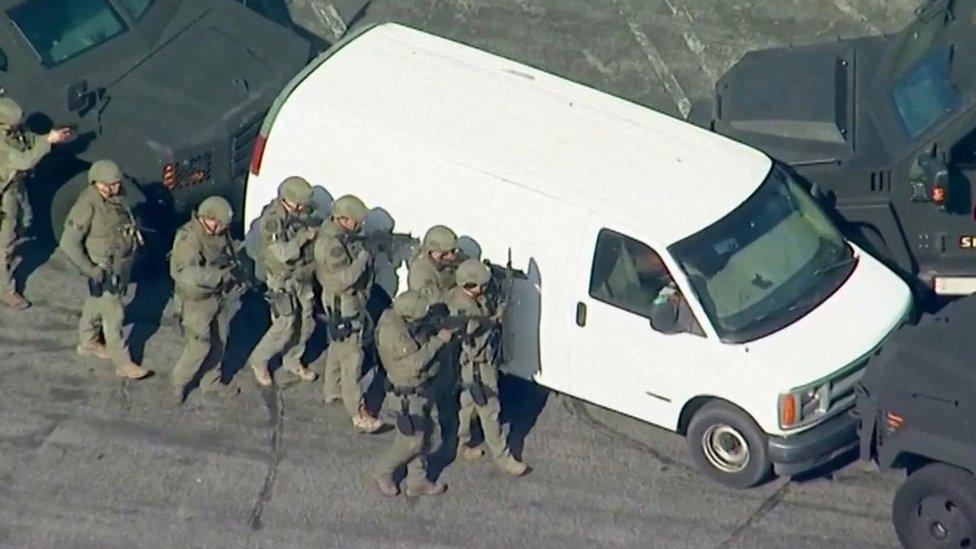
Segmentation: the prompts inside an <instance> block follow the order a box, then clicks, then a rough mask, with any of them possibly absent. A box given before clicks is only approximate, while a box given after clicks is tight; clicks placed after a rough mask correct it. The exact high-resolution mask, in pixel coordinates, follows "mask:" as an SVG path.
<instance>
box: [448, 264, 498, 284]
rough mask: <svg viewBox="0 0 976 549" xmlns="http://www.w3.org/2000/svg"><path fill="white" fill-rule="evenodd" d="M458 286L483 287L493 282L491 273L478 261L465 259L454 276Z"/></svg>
mask: <svg viewBox="0 0 976 549" xmlns="http://www.w3.org/2000/svg"><path fill="white" fill-rule="evenodd" d="M454 277H455V279H457V284H458V286H462V287H463V286H465V285H467V284H477V285H478V286H483V285H485V284H488V281H489V280H491V271H489V270H488V267H487V266H486V265H485V264H484V263H482V262H480V261H478V260H477V259H465V260H464V261H463V262H461V264H460V265H458V268H457V273H455V275H454Z"/></svg>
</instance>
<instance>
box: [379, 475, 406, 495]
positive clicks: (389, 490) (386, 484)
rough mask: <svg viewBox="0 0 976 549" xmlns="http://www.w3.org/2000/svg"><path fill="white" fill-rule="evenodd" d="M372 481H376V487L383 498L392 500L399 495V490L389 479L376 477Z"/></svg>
mask: <svg viewBox="0 0 976 549" xmlns="http://www.w3.org/2000/svg"><path fill="white" fill-rule="evenodd" d="M373 480H375V481H376V487H377V488H379V490H380V493H381V494H383V495H384V496H386V497H390V498H392V497H394V496H397V495H399V494H400V488H399V487H398V486H397V485H396V484H395V483H394V482H393V479H391V478H390V477H376V478H375V479H373Z"/></svg>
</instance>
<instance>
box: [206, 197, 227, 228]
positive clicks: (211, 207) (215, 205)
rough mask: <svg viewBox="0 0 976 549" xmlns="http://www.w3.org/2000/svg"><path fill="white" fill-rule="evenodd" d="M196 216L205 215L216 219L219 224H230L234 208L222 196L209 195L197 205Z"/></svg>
mask: <svg viewBox="0 0 976 549" xmlns="http://www.w3.org/2000/svg"><path fill="white" fill-rule="evenodd" d="M197 217H206V218H209V219H214V220H216V221H217V222H218V223H220V224H221V225H230V220H231V219H233V217H234V210H233V208H231V207H230V202H227V200H226V199H225V198H224V197H222V196H211V197H209V198H207V199H206V200H204V201H203V202H201V203H200V206H198V207H197Z"/></svg>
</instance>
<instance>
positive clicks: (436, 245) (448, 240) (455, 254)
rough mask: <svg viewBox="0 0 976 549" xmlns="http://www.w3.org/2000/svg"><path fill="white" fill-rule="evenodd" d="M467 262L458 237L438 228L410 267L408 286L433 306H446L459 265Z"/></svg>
mask: <svg viewBox="0 0 976 549" xmlns="http://www.w3.org/2000/svg"><path fill="white" fill-rule="evenodd" d="M464 259H466V258H465V257H464V254H463V253H462V252H461V251H460V250H459V249H458V237H457V234H455V233H454V231H452V230H451V229H449V228H448V227H445V226H444V225H435V226H433V227H431V228H430V229H429V230H428V231H427V233H426V234H425V235H424V239H423V241H422V242H421V245H420V248H419V249H418V251H417V253H416V255H414V257H413V259H412V260H411V261H410V264H409V265H408V267H407V268H408V270H409V273H408V275H407V286H408V288H409V289H411V290H417V291H419V292H420V293H421V294H423V295H424V297H426V298H427V299H428V300H430V302H431V303H439V302H443V300H444V296H445V295H447V292H448V290H450V289H451V288H453V287H454V285H455V284H456V281H455V271H456V270H457V265H458V264H459V263H460V262H461V261H463V260H464Z"/></svg>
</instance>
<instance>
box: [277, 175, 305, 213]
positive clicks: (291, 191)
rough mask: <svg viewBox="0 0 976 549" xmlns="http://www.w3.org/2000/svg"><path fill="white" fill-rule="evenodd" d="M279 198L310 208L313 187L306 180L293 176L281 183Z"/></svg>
mask: <svg viewBox="0 0 976 549" xmlns="http://www.w3.org/2000/svg"><path fill="white" fill-rule="evenodd" d="M278 198H283V199H285V200H287V201H289V202H294V203H295V204H299V205H301V206H308V205H309V204H311V203H312V186H311V185H309V184H308V181H305V178H303V177H298V176H297V175H293V176H291V177H289V178H287V179H285V180H284V181H282V182H281V185H280V186H279V187H278Z"/></svg>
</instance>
